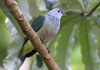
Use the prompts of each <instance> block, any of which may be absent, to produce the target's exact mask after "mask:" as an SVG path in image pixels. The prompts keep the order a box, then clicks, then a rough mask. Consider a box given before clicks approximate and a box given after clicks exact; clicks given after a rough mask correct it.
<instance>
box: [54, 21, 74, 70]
mask: <svg viewBox="0 0 100 70" xmlns="http://www.w3.org/2000/svg"><path fill="white" fill-rule="evenodd" d="M73 22H74V21H73ZM73 22H69V23H67V24H66V26H64V27H63V28H62V29H61V30H60V32H59V34H58V37H57V42H56V44H57V45H56V47H57V49H56V50H57V52H56V55H55V58H54V59H55V61H56V62H57V64H58V66H59V67H60V69H61V70H71V68H70V54H71V46H72V45H73V42H74V29H75V24H74V23H73Z"/></svg>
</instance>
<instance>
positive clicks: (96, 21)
mask: <svg viewBox="0 0 100 70" xmlns="http://www.w3.org/2000/svg"><path fill="white" fill-rule="evenodd" d="M91 19H92V20H93V21H94V25H96V26H97V27H99V28H100V17H98V16H91Z"/></svg>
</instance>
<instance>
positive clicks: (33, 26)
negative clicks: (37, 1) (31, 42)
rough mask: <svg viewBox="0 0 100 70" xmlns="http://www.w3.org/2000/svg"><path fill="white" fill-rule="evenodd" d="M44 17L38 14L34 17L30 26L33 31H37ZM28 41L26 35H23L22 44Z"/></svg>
mask: <svg viewBox="0 0 100 70" xmlns="http://www.w3.org/2000/svg"><path fill="white" fill-rule="evenodd" d="M44 19H45V17H44V16H40V17H38V18H36V19H35V20H34V21H33V23H32V24H31V27H32V28H33V29H34V31H35V32H37V31H38V30H39V29H40V28H41V27H42V26H43V22H44ZM27 41H28V38H27V37H24V41H23V45H24V44H25V43H26V42H27Z"/></svg>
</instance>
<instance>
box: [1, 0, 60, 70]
mask: <svg viewBox="0 0 100 70" xmlns="http://www.w3.org/2000/svg"><path fill="white" fill-rule="evenodd" d="M2 1H3V3H4V4H5V5H6V6H7V7H8V9H9V11H10V13H11V14H12V15H13V16H14V18H15V19H16V21H17V22H18V24H19V26H20V27H21V29H22V31H23V33H24V34H25V35H26V36H27V37H28V39H29V40H30V41H31V43H32V45H33V46H34V48H35V49H36V50H37V52H38V53H39V55H40V56H41V58H42V59H43V61H44V62H45V64H46V65H47V67H48V69H49V70H60V68H59V67H58V66H57V64H56V63H55V61H54V60H53V58H52V57H51V55H50V54H49V53H48V50H47V49H46V47H45V46H44V44H43V43H42V42H41V40H40V38H39V36H38V35H37V33H35V31H34V30H33V29H32V28H31V26H30V24H29V22H28V21H27V19H26V18H25V16H24V15H23V13H22V12H21V10H20V9H19V7H18V4H17V2H16V1H15V0H2Z"/></svg>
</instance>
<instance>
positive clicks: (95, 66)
mask: <svg viewBox="0 0 100 70" xmlns="http://www.w3.org/2000/svg"><path fill="white" fill-rule="evenodd" d="M91 30H92V24H91V23H90V22H89V21H88V20H87V19H86V17H83V18H82V19H81V21H80V26H79V42H80V45H81V52H82V61H83V63H84V65H85V70H100V69H99V58H98V52H97V51H96V49H97V40H96V38H95V36H94V34H93V33H92V32H91Z"/></svg>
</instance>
